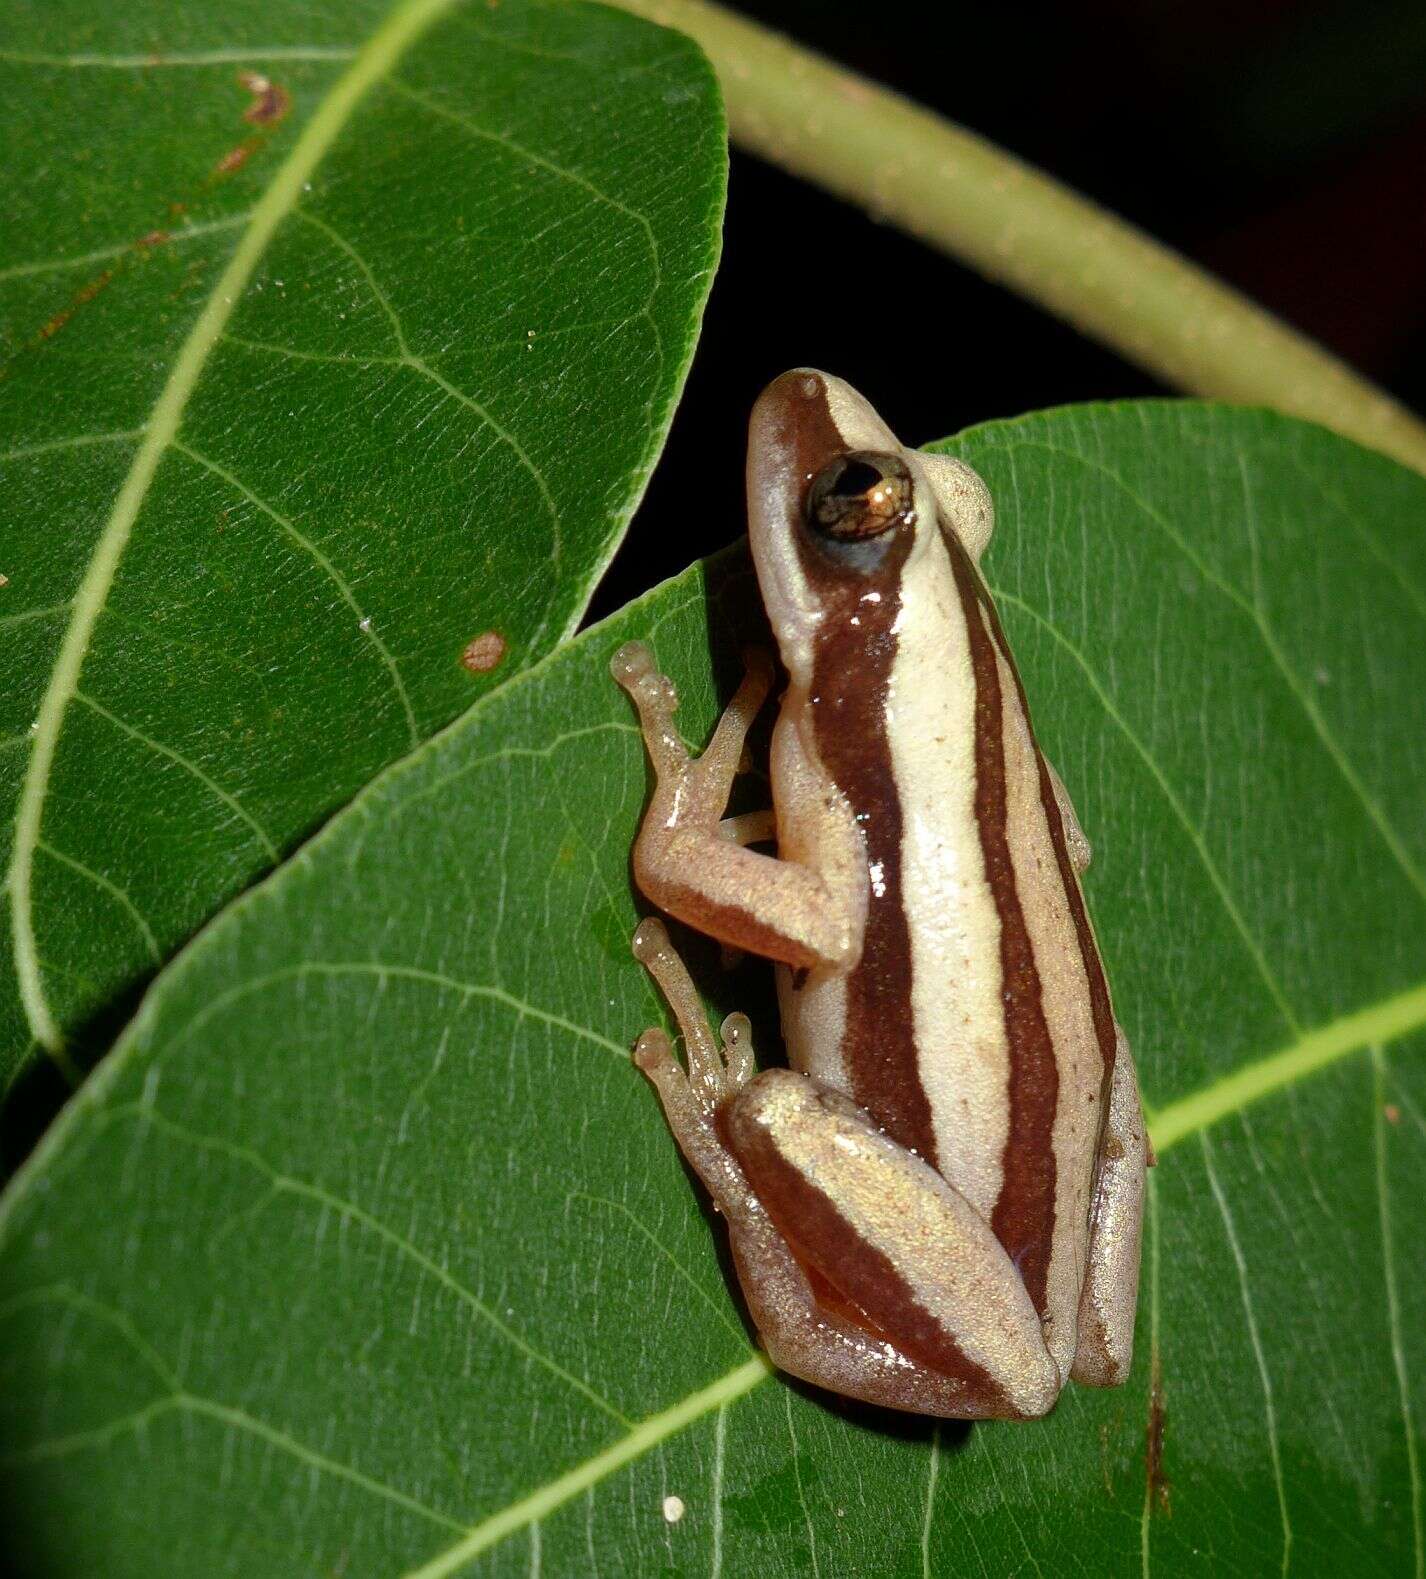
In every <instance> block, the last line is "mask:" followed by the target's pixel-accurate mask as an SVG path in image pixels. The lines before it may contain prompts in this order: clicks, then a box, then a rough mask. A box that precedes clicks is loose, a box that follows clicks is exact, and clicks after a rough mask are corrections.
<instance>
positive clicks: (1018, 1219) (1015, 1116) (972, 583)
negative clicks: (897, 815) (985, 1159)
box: [944, 532, 1060, 1315]
mask: <svg viewBox="0 0 1426 1579" xmlns="http://www.w3.org/2000/svg"><path fill="white" fill-rule="evenodd" d="M944 536H945V540H946V546H947V548H948V550H949V552H950V556H951V566H952V569H953V570H954V572H955V578H956V588H957V590H958V591H959V593H960V599H961V610H962V613H963V614H964V617H965V627H966V635H967V638H968V640H969V642H970V659H971V671H972V673H973V675H974V677H975V819H976V823H977V825H978V827H979V830H980V845H981V851H982V853H983V856H984V859H985V875H986V881H987V882H988V883H989V885H990V891H991V895H992V897H993V898H994V901H995V908H996V912H997V913H998V915H999V917H1000V975H1001V983H1000V991H1001V1001H1002V1003H1003V1004H1004V1009H1005V1038H1006V1044H1007V1047H1008V1049H1009V1058H1010V1068H1009V1076H1008V1078H1009V1092H1008V1095H1009V1109H1010V1123H1009V1133H1008V1134H1007V1136H1006V1139H1005V1151H1004V1153H1003V1156H1002V1159H1001V1168H1002V1173H1003V1179H1002V1183H1001V1187H1000V1195H999V1198H998V1199H997V1200H996V1203H995V1210H994V1212H993V1213H992V1214H991V1219H990V1226H991V1229H992V1230H993V1231H994V1233H995V1236H996V1238H997V1239H999V1240H1000V1242H1001V1244H1002V1245H1004V1246H1005V1250H1006V1253H1007V1254H1008V1255H1009V1257H1010V1259H1011V1260H1012V1261H1013V1262H1014V1263H1015V1265H1016V1266H1017V1267H1018V1268H1019V1270H1020V1277H1021V1280H1022V1281H1023V1282H1024V1284H1025V1289H1026V1292H1027V1293H1028V1294H1029V1296H1030V1299H1031V1301H1032V1302H1033V1304H1034V1306H1035V1308H1036V1310H1038V1311H1039V1312H1040V1313H1041V1315H1043V1314H1044V1313H1045V1286H1046V1283H1047V1280H1048V1277H1049V1270H1050V1250H1051V1246H1052V1243H1053V1239H1054V1227H1055V1178H1056V1163H1055V1152H1054V1146H1053V1138H1054V1124H1055V1110H1056V1107H1057V1106H1058V1102H1059V1089H1060V1077H1059V1069H1058V1066H1057V1065H1056V1063H1055V1049H1054V1043H1053V1041H1052V1040H1051V1038H1050V1028H1049V1025H1048V1023H1047V1022H1046V1020H1045V1011H1044V1005H1043V1003H1042V1001H1041V990H1040V973H1039V971H1038V969H1037V968H1036V965H1035V952H1034V949H1033V948H1032V946H1031V943H1030V931H1029V928H1028V927H1027V926H1026V924H1025V912H1024V909H1023V907H1022V906H1021V903H1020V894H1019V891H1018V889H1017V887H1016V884H1015V867H1014V863H1013V861H1012V859H1011V854H1010V839H1009V831H1008V826H1007V824H1008V798H1007V789H1006V782H1005V735H1004V730H1005V712H1004V702H1005V698H1004V697H1003V695H1002V693H1001V685H1000V671H999V667H998V664H997V661H996V646H995V643H994V641H993V640H992V638H991V637H990V635H989V634H988V633H987V630H986V625H985V622H984V621H983V620H982V618H981V600H980V597H979V595H978V593H979V580H980V578H979V577H978V576H977V575H976V572H975V569H974V567H973V566H972V565H971V562H970V558H969V556H968V555H967V554H966V551H965V549H964V548H962V547H961V545H960V542H959V540H958V539H957V538H956V537H955V535H954V533H951V532H947V533H945V534H944Z"/></svg>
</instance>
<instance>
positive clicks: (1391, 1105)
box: [0, 576, 1401, 1124]
mask: <svg viewBox="0 0 1426 1579" xmlns="http://www.w3.org/2000/svg"><path fill="white" fill-rule="evenodd" d="M4 584H5V578H4V576H0V586H4ZM1381 1116H1382V1117H1383V1118H1384V1119H1385V1120H1386V1121H1387V1123H1388V1124H1399V1123H1400V1122H1401V1109H1400V1108H1399V1107H1397V1105H1396V1103H1395V1102H1387V1103H1386V1104H1384V1106H1383V1107H1382V1110H1381Z"/></svg>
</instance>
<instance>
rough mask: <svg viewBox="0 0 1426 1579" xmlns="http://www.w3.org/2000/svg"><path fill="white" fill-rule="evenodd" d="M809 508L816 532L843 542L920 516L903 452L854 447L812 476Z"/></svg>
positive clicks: (874, 534)
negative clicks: (856, 448)
mask: <svg viewBox="0 0 1426 1579" xmlns="http://www.w3.org/2000/svg"><path fill="white" fill-rule="evenodd" d="M806 512H807V524H808V525H809V526H810V527H812V528H813V530H814V531H817V532H820V533H822V534H823V535H824V536H827V537H832V538H836V539H837V540H838V541H839V542H857V541H860V540H862V539H865V538H869V537H880V536H881V534H882V533H883V532H886V531H889V530H890V528H891V527H893V526H896V525H898V524H900V523H905V524H906V525H908V526H909V525H911V524H912V523H913V522H914V521H915V518H916V512H915V509H914V501H913V495H912V489H911V473H910V472H909V471H907V469H906V463H905V462H904V461H903V460H902V459H901V457H900V456H899V455H878V454H875V453H874V452H872V451H870V450H852V451H849V452H848V453H847V454H846V455H839V456H838V457H837V459H836V460H834V461H829V462H828V463H827V464H826V465H825V466H824V467H823V468H822V470H821V471H819V472H818V473H817V475H816V476H815V477H814V478H813V479H812V486H811V487H810V488H809V489H808V490H807V505H806Z"/></svg>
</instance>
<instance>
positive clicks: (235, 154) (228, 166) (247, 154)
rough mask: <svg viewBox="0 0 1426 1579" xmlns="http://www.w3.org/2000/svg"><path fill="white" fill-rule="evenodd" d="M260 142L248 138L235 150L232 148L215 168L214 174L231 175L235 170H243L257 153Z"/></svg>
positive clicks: (254, 138)
mask: <svg viewBox="0 0 1426 1579" xmlns="http://www.w3.org/2000/svg"><path fill="white" fill-rule="evenodd" d="M257 148H258V141H257V138H256V137H249V138H246V139H245V140H244V141H243V142H240V143H239V144H238V145H237V146H236V147H235V148H230V149H229V150H228V151H227V153H225V154H224V155H223V157H222V158H221V159H220V160H219V161H218V162H217V164H215V165H214V166H213V174H214V175H215V176H219V175H231V174H232V173H233V171H234V170H241V169H242V167H243V166H244V165H245V164H246V163H247V162H248V160H249V159H251V158H252V156H253V155H254V154H255V153H256V152H257Z"/></svg>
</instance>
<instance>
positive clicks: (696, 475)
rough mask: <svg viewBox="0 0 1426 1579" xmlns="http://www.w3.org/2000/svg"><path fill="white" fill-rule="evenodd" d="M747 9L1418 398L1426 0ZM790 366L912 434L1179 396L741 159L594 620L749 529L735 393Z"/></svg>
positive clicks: (852, 0) (1422, 346) (1153, 0)
mask: <svg viewBox="0 0 1426 1579" xmlns="http://www.w3.org/2000/svg"><path fill="white" fill-rule="evenodd" d="M738 9H739V10H741V11H743V12H744V13H745V14H748V15H751V16H756V17H757V18H758V19H759V20H761V21H763V22H765V23H767V24H768V25H770V26H773V27H776V28H778V29H779V30H781V31H783V32H785V33H788V34H790V35H791V36H792V37H794V38H796V39H798V40H799V41H800V42H801V43H803V44H806V45H808V46H809V47H811V48H815V49H818V50H820V51H821V52H822V53H824V54H826V55H829V56H831V57H833V58H834V59H836V60H839V61H841V62H842V63H844V64H845V65H847V66H849V67H851V68H853V69H854V70H856V71H859V72H862V73H863V74H865V75H867V76H869V77H872V78H875V79H877V80H879V81H881V82H884V83H887V84H888V85H890V86H892V87H895V88H897V89H898V90H900V91H901V92H903V93H905V94H907V95H908V96H910V97H911V98H914V99H917V100H919V101H920V102H922V103H923V104H926V105H927V106H929V107H931V108H933V109H935V110H937V111H939V112H940V113H942V114H944V115H946V116H947V117H949V118H950V119H952V120H954V121H957V122H959V123H960V124H961V125H963V126H966V127H968V128H970V129H971V130H973V131H976V132H979V133H980V134H982V135H983V136H985V137H988V138H990V139H991V140H992V141H993V142H995V143H997V144H998V145H999V146H1001V147H1002V148H1005V149H1007V150H1009V151H1010V152H1012V153H1014V154H1017V155H1019V156H1020V157H1021V158H1023V159H1025V160H1028V161H1029V162H1030V163H1032V164H1034V165H1037V166H1039V167H1040V168H1041V169H1043V170H1045V171H1046V172H1048V173H1049V174H1051V175H1053V176H1055V177H1057V178H1058V179H1059V180H1061V181H1064V182H1065V183H1067V184H1068V185H1069V186H1070V187H1072V188H1074V189H1075V190H1076V191H1078V192H1080V193H1082V194H1084V195H1085V196H1087V197H1090V198H1092V199H1094V200H1095V201H1096V202H1099V203H1101V204H1103V205H1104V206H1106V207H1107V208H1109V209H1111V210H1112V211H1114V212H1115V213H1117V214H1119V215H1121V216H1123V217H1124V218H1126V219H1128V220H1130V221H1132V222H1133V223H1134V224H1136V225H1138V226H1139V227H1141V228H1142V229H1144V230H1146V231H1147V232H1148V233H1149V234H1150V235H1152V236H1154V237H1156V238H1158V239H1159V240H1161V241H1164V242H1167V243H1168V244H1169V245H1170V246H1173V247H1175V248H1177V249H1178V250H1179V251H1181V252H1182V253H1184V254H1185V255H1186V256H1188V257H1189V258H1191V259H1193V260H1194V261H1196V262H1197V263H1199V264H1201V265H1202V266H1203V267H1205V268H1207V269H1209V270H1210V271H1212V272H1213V273H1215V274H1217V275H1219V276H1220V277H1221V278H1223V279H1225V280H1227V281H1229V282H1230V283H1232V284H1233V285H1235V286H1237V287H1238V288H1239V289H1241V290H1242V291H1244V292H1246V293H1247V294H1248V295H1249V296H1250V297H1252V298H1253V299H1254V300H1256V301H1257V302H1259V303H1261V304H1262V305H1263V306H1265V307H1267V308H1269V309H1271V310H1272V311H1274V312H1276V313H1277V314H1279V315H1280V316H1281V317H1282V318H1284V319H1286V320H1287V321H1288V322H1289V323H1291V324H1293V325H1295V326H1296V327H1297V328H1298V329H1300V330H1302V331H1303V332H1304V333H1306V334H1308V335H1310V336H1312V337H1313V338H1315V339H1317V340H1319V341H1320V342H1321V343H1322V344H1323V345H1325V346H1327V347H1328V348H1329V349H1331V350H1333V351H1335V352H1336V353H1337V354H1338V355H1340V356H1342V357H1344V358H1345V359H1346V360H1347V361H1349V362H1350V363H1352V364H1353V365H1354V366H1355V367H1357V368H1359V369H1360V370H1361V371H1362V372H1364V373H1365V374H1366V375H1367V376H1368V377H1370V378H1372V379H1374V380H1376V381H1377V382H1378V383H1380V384H1381V385H1383V386H1384V387H1385V388H1386V389H1388V390H1389V391H1391V392H1392V393H1393V394H1395V395H1396V396H1398V397H1399V398H1400V399H1402V400H1404V401H1406V402H1407V404H1409V405H1411V406H1413V407H1414V408H1416V409H1417V410H1421V409H1423V408H1426V190H1423V188H1426V181H1423V177H1426V0H1240V3H1237V4H1234V3H1231V0H1222V3H1216V4H1215V3H1202V0H1200V3H1198V4H1187V3H1177V0H1174V3H1169V0H1139V3H1135V0H1085V3H1080V4H1072V3H1069V0H1064V3H1060V4H1054V5H1044V6H1033V5H1026V4H1020V3H1017V0H1009V3H1005V4H1001V5H998V6H997V5H990V6H986V5H983V4H980V5H969V4H960V5H955V6H949V5H935V6H932V5H916V4H912V3H908V0H875V3H873V4H868V3H866V0H834V3H820V4H819V3H813V0H780V3H763V4H757V3H744V4H742V5H740V6H738ZM799 363H810V364H812V365H814V366H820V367H824V368H826V369H827V370H828V371H829V372H835V373H838V374H840V375H841V376H843V377H845V378H847V379H850V381H851V382H852V383H853V384H855V385H856V386H857V387H858V388H860V389H861V390H862V392H863V393H864V394H865V395H866V396H867V397H868V398H869V399H870V400H871V401H872V402H873V403H874V404H875V405H876V406H877V407H878V409H879V410H880V411H881V413H882V415H883V416H884V417H885V418H886V419H887V421H888V422H889V423H890V424H891V426H892V428H893V429H894V430H895V431H896V432H897V433H898V434H899V436H900V437H901V438H902V439H903V440H905V441H906V442H908V443H916V444H920V443H924V442H926V441H928V440H930V439H934V438H940V437H943V436H945V435H946V434H949V433H954V432H956V431H957V430H958V429H960V428H963V427H966V426H969V425H970V424H972V423H976V422H981V421H984V420H985V419H986V418H990V417H1005V416H1014V415H1016V414H1017V413H1019V412H1022V411H1030V410H1035V409H1037V408H1040V407H1044V406H1052V405H1060V404H1063V403H1065V402H1067V401H1080V400H1105V399H1121V398H1126V397H1134V396H1143V395H1163V394H1174V393H1178V391H1174V390H1170V389H1167V388H1166V387H1165V386H1163V385H1161V384H1159V383H1158V382H1157V381H1156V380H1154V379H1152V378H1150V377H1149V376H1148V375H1147V374H1144V373H1141V372H1139V371H1138V370H1137V369H1136V368H1133V367H1131V366H1130V365H1129V364H1128V363H1126V362H1124V361H1121V360H1120V359H1119V358H1118V357H1117V356H1115V355H1114V354H1112V353H1111V352H1109V351H1106V350H1103V349H1101V348H1100V347H1099V346H1097V345H1094V344H1092V343H1091V342H1090V341H1088V340H1085V339H1083V338H1082V337H1081V336H1080V335H1079V334H1077V333H1076V332H1075V331H1074V330H1072V329H1070V328H1068V327H1066V326H1065V325H1063V324H1061V323H1059V322H1057V321H1056V320H1055V319H1053V318H1051V317H1049V316H1048V315H1047V314H1045V313H1043V312H1041V311H1040V310H1039V309H1038V308H1036V307H1033V306H1031V305H1029V304H1028V303H1026V302H1024V301H1021V300H1020V299H1019V298H1017V297H1014V296H1012V295H1010V294H1009V293H1008V292H1007V291H1005V290H1002V289H1001V288H1000V287H998V286H994V285H990V284H987V283H986V282H985V281H984V280H982V279H980V278H979V276H977V275H975V274H974V273H972V272H971V271H970V270H968V269H966V268H964V267H962V266H961V265H959V264H957V263H955V262H953V261H952V260H951V259H949V258H946V257H944V256H942V255H941V254H940V253H936V252H932V251H931V250H929V249H928V248H926V247H924V246H922V245H921V244H920V243H919V242H915V241H912V240H910V239H909V238H908V237H906V236H904V235H903V234H901V233H900V232H899V231H897V230H895V229H893V228H891V227H890V226H887V225H881V224H877V223H876V222H874V221H873V220H871V219H868V218H867V217H866V216H864V215H863V214H862V213H860V212H859V211H858V210H856V209H853V208H850V207H848V206H847V205H845V204H843V203H840V202H838V201H836V200H835V199H833V198H830V197H828V196H827V195H826V194H824V193H822V192H820V191H818V190H817V189H816V188H814V187H812V186H810V185H808V184H806V183H805V182H801V181H797V180H794V179H793V178H791V177H790V176H785V175H783V174H781V173H780V172H779V171H776V170H774V169H772V168H771V167H769V166H767V165H765V164H762V163H760V162H758V161H757V160H755V159H752V158H749V157H747V156H745V155H742V154H739V153H737V152H736V151H735V152H734V153H733V156H732V170H731V174H730V181H729V195H728V215H727V226H726V232H725V236H724V246H723V260H722V264H721V266H720V268H719V271H718V275H717V279H716V280H715V282H714V286H713V294H712V298H711V300H710V302H709V306H708V313H707V317H706V319H705V322H704V327H703V335H702V339H701V341H700V344H699V348H698V352H697V355H696V357H695V360H694V363H693V369H692V373H691V375H690V377H689V381H688V388H687V393H686V395H685V397H684V400H683V402H682V404H681V406H680V407H679V410H678V412H677V414H676V416H675V418H674V423H673V429H672V432H671V434H670V437H669V444H668V448H667V450H666V452H665V454H664V456H663V459H662V460H661V461H660V463H659V466H658V469H657V471H656V473H655V475H654V478H653V481H652V483H651V484H650V487H649V491H648V495H647V497H646V499H645V501H644V503H643V505H642V506H641V508H640V510H639V512H638V515H637V516H636V518H635V520H634V523H633V526H632V528H631V530H630V533H629V536H628V539H627V540H626V542H625V545H624V547H623V548H622V550H621V551H620V553H619V556H618V558H617V559H616V560H615V562H614V565H613V566H612V567H611V569H610V572H609V575H608V577H607V578H606V580H605V582H604V584H603V585H602V587H601V588H600V590H599V593H598V595H597V596H596V599H595V602H594V604H593V606H592V608H591V610H590V614H589V619H590V620H591V621H592V620H594V619H597V618H600V617H602V616H603V615H604V614H607V613H609V612H611V611H612V610H614V609H616V608H618V607H619V606H620V605H621V604H623V603H625V602H627V601H628V600H629V599H630V598H631V597H635V596H637V595H638V594H639V593H641V592H643V591H646V590H647V589H648V588H649V587H650V586H651V585H652V584H653V583H654V582H656V581H660V580H662V579H663V578H664V577H666V576H670V575H673V574H675V573H676V572H677V571H679V570H681V569H683V568H684V566H685V565H687V564H688V563H689V562H690V561H691V560H693V559H696V558H698V557H699V556H700V555H702V554H706V553H708V552H710V551H711V550H713V549H715V548H718V547H721V546H722V545H723V544H725V543H727V542H729V541H731V540H732V539H733V538H734V537H736V536H738V535H739V534H740V533H741V531H742V530H743V525H742V522H743V499H742V488H743V448H744V429H745V423H746V421H747V413H748V409H749V407H750V406H751V404H752V401H753V399H754V398H755V396H756V395H757V392H758V390H759V389H760V388H761V387H762V386H763V384H764V383H766V382H767V381H768V380H769V379H770V378H772V377H774V376H775V375H776V374H777V373H779V372H781V371H783V369H785V368H787V367H792V366H795V365H797V364H799Z"/></svg>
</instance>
